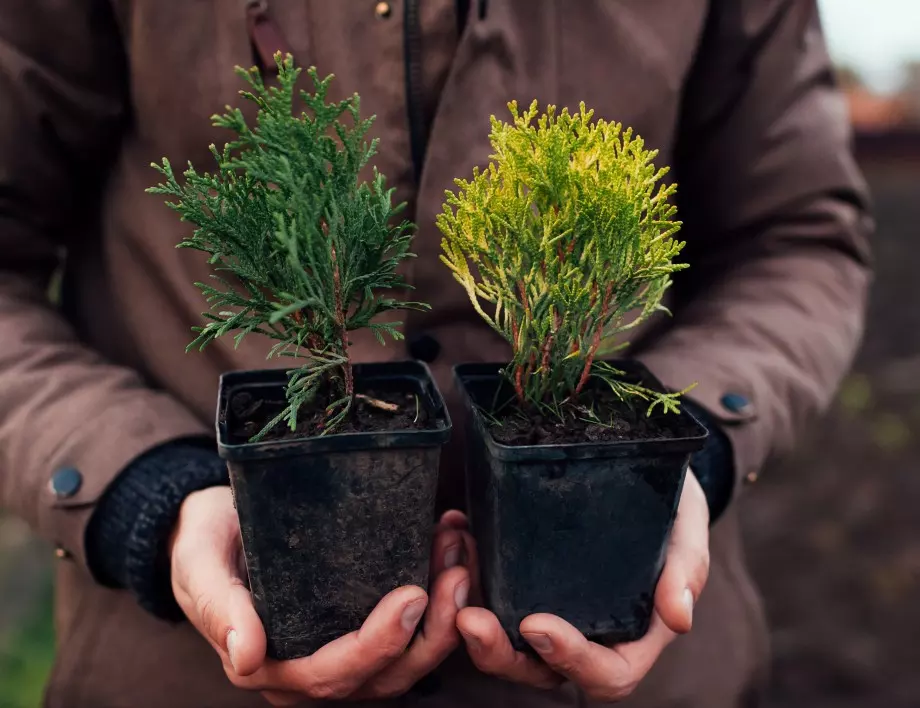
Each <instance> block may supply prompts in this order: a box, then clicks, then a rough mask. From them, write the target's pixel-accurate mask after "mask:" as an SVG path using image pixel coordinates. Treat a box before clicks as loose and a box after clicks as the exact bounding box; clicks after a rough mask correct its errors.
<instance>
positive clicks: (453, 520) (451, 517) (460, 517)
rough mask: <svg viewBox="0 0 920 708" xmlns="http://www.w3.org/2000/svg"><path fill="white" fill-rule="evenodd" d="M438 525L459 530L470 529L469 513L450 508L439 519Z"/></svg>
mask: <svg viewBox="0 0 920 708" xmlns="http://www.w3.org/2000/svg"><path fill="white" fill-rule="evenodd" d="M438 526H439V527H443V528H447V529H456V530H457V531H468V530H469V528H470V520H469V518H467V515H466V514H464V513H463V512H462V511H459V510H458V509H448V510H447V511H445V512H444V513H443V514H441V518H440V520H439V521H438Z"/></svg>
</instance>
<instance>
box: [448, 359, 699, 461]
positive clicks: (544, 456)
mask: <svg viewBox="0 0 920 708" xmlns="http://www.w3.org/2000/svg"><path fill="white" fill-rule="evenodd" d="M611 363H612V364H615V365H617V366H619V367H621V368H626V369H628V370H630V371H633V372H636V373H639V374H642V376H643V378H644V379H645V380H646V382H647V383H648V384H651V385H653V386H657V387H659V388H661V389H664V387H663V386H662V385H661V382H659V381H658V379H656V378H655V376H654V375H653V374H652V373H651V372H650V371H649V370H648V369H647V368H646V367H645V366H644V365H643V364H641V363H640V362H638V361H635V360H633V359H614V360H611ZM507 365H508V364H507V362H506V363H492V362H490V363H467V364H458V365H457V366H455V367H453V373H454V380H455V381H456V383H457V388H458V389H459V391H460V393H461V396H462V398H463V403H464V406H465V407H466V410H467V412H468V413H469V414H470V415H471V417H472V419H473V421H474V425H475V427H476V430H477V432H478V433H479V435H480V436H482V439H483V441H484V442H485V445H486V447H487V448H488V450H489V454H491V455H492V456H493V457H495V458H496V459H499V460H506V461H517V462H545V461H552V460H584V459H592V458H593V459H597V458H608V457H656V456H659V455H684V454H688V453H692V452H696V451H698V450H701V449H702V448H703V447H704V446H705V444H706V439H707V438H708V437H709V432H708V431H707V430H706V428H705V427H704V426H703V425H702V423H700V421H699V420H697V419H696V417H695V416H693V415H692V414H691V413H690V412H689V411H687V410H686V409H685V408H683V407H682V408H681V410H680V413H679V414H678V415H679V416H680V417H681V418H683V419H684V420H685V421H688V422H689V423H691V424H692V425H693V426H694V427H695V428H696V430H697V433H696V434H695V435H687V436H683V437H675V438H648V439H645V440H611V441H607V442H581V443H556V444H550V445H505V444H503V443H500V442H498V441H496V440H495V438H494V437H492V433H491V432H490V431H489V428H488V426H487V425H486V421H485V418H484V417H483V415H482V413H480V411H479V408H478V407H477V406H476V405H475V403H474V401H473V397H472V395H471V394H470V391H469V389H468V384H469V383H472V382H474V381H476V380H479V381H486V380H494V379H497V378H500V376H501V374H500V373H499V372H500V369H502V368H503V367H505V366H507Z"/></svg>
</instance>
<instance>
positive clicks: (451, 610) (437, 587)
mask: <svg viewBox="0 0 920 708" xmlns="http://www.w3.org/2000/svg"><path fill="white" fill-rule="evenodd" d="M469 589H470V577H469V572H468V571H467V569H466V568H463V567H461V566H457V567H455V568H451V569H449V570H446V571H445V572H444V573H442V574H441V575H440V576H439V577H438V578H437V580H436V581H435V584H434V587H433V588H432V592H431V599H430V601H429V603H428V610H427V611H426V613H425V623H424V625H423V628H422V632H421V633H420V634H419V635H418V636H417V637H416V638H415V640H414V641H413V642H412V645H411V646H410V647H409V650H408V651H407V652H406V653H405V654H403V655H402V656H401V657H400V658H399V659H397V660H396V661H394V662H393V663H392V664H390V665H389V666H388V667H387V668H386V669H384V670H383V671H382V672H381V673H380V674H378V675H377V676H375V677H374V678H372V679H371V680H370V681H369V682H368V683H366V684H365V685H364V686H363V687H362V689H361V690H360V691H359V693H358V695H356V696H355V697H356V698H363V697H366V698H379V697H390V696H398V695H402V694H403V693H405V692H406V691H408V690H409V689H410V688H412V686H414V685H415V683H416V682H417V681H418V680H419V679H421V678H422V677H423V676H426V675H428V674H429V673H431V672H432V671H434V669H435V668H437V666H438V665H440V663H441V662H442V661H444V659H446V658H447V657H448V656H449V655H450V653H451V652H452V651H453V650H454V649H456V648H457V646H458V645H459V644H460V634H459V632H458V631H457V613H458V612H459V611H460V610H462V609H463V608H464V607H466V603H467V597H468V595H469Z"/></svg>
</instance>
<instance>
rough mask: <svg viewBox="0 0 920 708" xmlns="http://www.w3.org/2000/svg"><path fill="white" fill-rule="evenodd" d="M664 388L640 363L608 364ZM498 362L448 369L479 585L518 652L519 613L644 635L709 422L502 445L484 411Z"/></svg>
mask: <svg viewBox="0 0 920 708" xmlns="http://www.w3.org/2000/svg"><path fill="white" fill-rule="evenodd" d="M615 365H616V366H617V367H618V368H620V369H623V370H626V371H627V372H628V373H630V374H633V375H636V376H639V377H641V378H642V380H643V381H644V383H645V385H647V386H651V387H658V388H661V385H660V383H658V382H657V381H656V380H655V379H654V378H653V377H652V375H651V374H650V373H649V372H648V371H647V370H646V369H645V368H644V367H642V366H641V365H639V364H638V363H635V362H629V361H626V362H623V361H618V362H615ZM502 366H503V365H500V364H466V365H461V366H458V367H456V368H455V370H454V372H455V376H456V379H457V382H458V384H459V387H460V390H461V392H462V395H463V398H464V400H465V404H466V409H467V412H468V421H467V423H468V426H467V445H468V452H467V494H468V507H469V510H470V522H471V528H472V532H473V534H474V536H475V538H476V542H477V546H478V550H479V556H480V558H479V562H480V569H481V573H482V583H483V593H484V598H485V602H486V606H487V607H488V608H489V609H490V610H492V611H493V612H494V613H495V614H496V615H497V616H498V619H499V621H500V622H501V624H502V627H503V628H504V629H505V631H506V632H507V633H508V635H509V637H510V638H511V641H512V644H514V646H515V647H516V648H518V649H525V650H529V645H527V643H526V642H525V641H524V640H523V639H522V638H521V635H520V632H519V629H518V628H519V625H520V623H521V620H523V619H524V618H525V617H527V616H528V615H530V614H533V613H535V612H548V613H551V614H554V615H558V616H560V617H562V618H563V619H565V620H566V621H568V622H570V623H571V624H572V625H574V626H575V627H576V628H578V629H579V630H580V631H581V632H582V633H583V634H584V635H585V636H587V637H588V638H589V639H591V640H592V641H597V642H601V643H605V644H610V643H619V642H629V641H633V640H636V639H639V638H640V637H642V636H643V635H644V634H645V633H646V632H647V631H648V627H649V623H650V621H651V616H652V610H653V607H654V595H655V587H656V585H657V583H658V578H659V576H660V575H661V571H662V568H663V566H664V559H665V551H666V548H667V542H668V536H669V534H670V531H671V527H672V525H673V522H674V518H675V516H676V513H677V504H678V501H679V499H680V493H681V490H682V488H683V482H684V477H685V474H686V471H687V466H688V464H689V461H690V455H691V453H693V452H695V451H697V450H699V449H701V448H702V447H703V445H704V444H705V439H706V435H707V433H706V430H705V428H703V426H702V425H700V423H699V422H698V421H697V420H696V419H694V418H693V417H692V416H691V415H690V414H689V413H686V412H684V411H682V412H681V413H680V415H679V417H678V416H673V418H674V423H675V424H677V426H676V427H678V428H679V429H680V430H681V431H682V432H683V433H684V435H683V436H682V437H673V438H662V439H650V440H641V441H623V442H619V441H617V442H606V443H577V444H561V445H534V446H514V447H512V446H507V445H502V444H499V443H498V442H496V441H495V440H494V439H493V437H492V435H491V433H490V432H489V429H488V424H487V422H486V420H485V418H484V417H483V415H482V414H481V413H480V410H479V409H480V408H482V409H484V410H487V411H488V410H490V409H491V407H492V406H493V405H494V401H495V400H496V393H497V391H499V388H500V387H501V386H502V382H503V379H502V378H501V376H500V373H499V371H500V369H501V368H502Z"/></svg>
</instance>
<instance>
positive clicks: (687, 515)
mask: <svg viewBox="0 0 920 708" xmlns="http://www.w3.org/2000/svg"><path fill="white" fill-rule="evenodd" d="M708 577H709V505H708V502H707V501H706V495H705V494H703V489H702V487H700V484H699V482H698V481H697V479H696V477H695V476H694V475H693V472H692V471H688V472H687V479H686V481H685V482H684V488H683V492H682V493H681V497H680V503H679V504H678V507H677V518H676V519H675V520H674V527H673V529H672V530H671V539H670V541H669V544H668V555H667V559H666V561H665V566H664V571H663V572H662V574H661V578H660V579H659V581H658V587H657V588H656V590H655V609H656V610H657V611H658V614H659V616H660V617H661V619H662V620H663V621H664V623H665V625H667V627H668V628H669V629H670V630H671V631H673V632H677V633H679V634H685V633H687V632H689V631H690V628H691V627H692V626H693V608H694V605H695V604H696V601H697V600H699V597H700V594H701V593H702V592H703V587H704V586H705V585H706V580H707V579H708Z"/></svg>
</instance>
